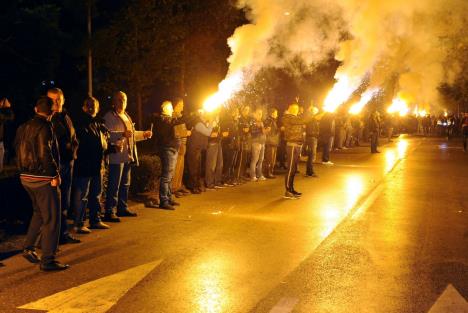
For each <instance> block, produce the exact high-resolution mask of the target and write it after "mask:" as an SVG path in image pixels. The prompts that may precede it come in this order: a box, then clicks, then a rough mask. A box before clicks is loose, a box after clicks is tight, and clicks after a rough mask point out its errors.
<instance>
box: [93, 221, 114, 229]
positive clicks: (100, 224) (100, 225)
mask: <svg viewBox="0 0 468 313" xmlns="http://www.w3.org/2000/svg"><path fill="white" fill-rule="evenodd" d="M89 228H91V229H109V228H110V226H109V225H107V224H104V223H103V222H97V223H93V224H89Z"/></svg>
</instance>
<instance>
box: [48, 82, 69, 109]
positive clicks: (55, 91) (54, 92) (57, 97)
mask: <svg viewBox="0 0 468 313" xmlns="http://www.w3.org/2000/svg"><path fill="white" fill-rule="evenodd" d="M47 97H49V98H51V99H52V100H53V101H54V106H53V107H52V110H53V111H54V112H62V110H63V104H64V103H65V97H64V96H63V91H62V89H60V88H51V89H49V90H47Z"/></svg>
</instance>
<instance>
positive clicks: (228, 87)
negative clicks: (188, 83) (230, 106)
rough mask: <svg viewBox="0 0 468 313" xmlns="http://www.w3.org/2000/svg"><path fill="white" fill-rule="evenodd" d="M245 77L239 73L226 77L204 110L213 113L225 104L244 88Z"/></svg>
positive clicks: (208, 100) (206, 103)
mask: <svg viewBox="0 0 468 313" xmlns="http://www.w3.org/2000/svg"><path fill="white" fill-rule="evenodd" d="M242 81H243V75H242V72H238V73H235V74H232V75H229V76H228V77H226V79H225V80H223V81H222V82H221V83H220V84H219V86H218V91H217V92H216V93H214V94H213V95H211V96H210V97H208V99H206V100H205V102H204V103H203V110H205V111H206V112H213V111H215V110H217V109H218V108H219V107H220V106H222V105H223V104H225V103H226V102H227V101H228V100H229V99H230V98H231V97H232V96H233V95H234V94H235V93H236V92H238V91H239V90H240V88H241V87H242Z"/></svg>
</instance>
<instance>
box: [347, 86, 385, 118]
mask: <svg viewBox="0 0 468 313" xmlns="http://www.w3.org/2000/svg"><path fill="white" fill-rule="evenodd" d="M377 92H379V89H377V88H374V89H371V90H367V91H366V92H364V93H363V94H362V95H361V100H359V102H358V103H355V104H353V105H352V106H351V108H350V109H349V113H350V114H353V115H357V114H359V113H361V111H362V109H363V108H364V107H365V106H366V104H367V103H369V101H371V100H372V98H373V97H374V96H375V94H376V93H377Z"/></svg>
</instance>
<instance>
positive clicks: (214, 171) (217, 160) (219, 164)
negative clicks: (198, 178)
mask: <svg viewBox="0 0 468 313" xmlns="http://www.w3.org/2000/svg"><path fill="white" fill-rule="evenodd" d="M222 179H223V148H222V146H221V143H219V142H217V143H209V144H208V149H207V150H206V163H205V183H206V186H207V187H214V185H221V184H222Z"/></svg>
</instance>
